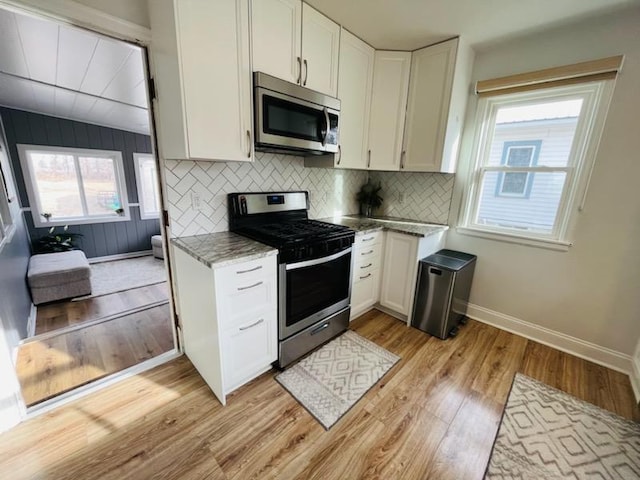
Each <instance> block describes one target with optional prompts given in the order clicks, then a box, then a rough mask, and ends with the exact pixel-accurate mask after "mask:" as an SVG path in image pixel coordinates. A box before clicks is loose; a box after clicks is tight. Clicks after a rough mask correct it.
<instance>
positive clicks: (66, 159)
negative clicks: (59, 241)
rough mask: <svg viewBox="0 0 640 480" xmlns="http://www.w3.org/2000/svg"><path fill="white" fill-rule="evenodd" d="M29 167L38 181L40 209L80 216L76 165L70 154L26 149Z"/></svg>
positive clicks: (48, 212) (80, 207)
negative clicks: (28, 151) (27, 150)
mask: <svg viewBox="0 0 640 480" xmlns="http://www.w3.org/2000/svg"><path fill="white" fill-rule="evenodd" d="M29 162H30V168H31V171H32V173H33V178H34V181H35V183H36V184H37V195H38V200H39V201H40V209H41V211H40V213H41V214H51V216H52V217H51V218H52V220H55V219H56V218H59V217H81V216H82V214H83V212H82V201H81V200H80V190H79V189H78V177H77V175H76V167H75V163H74V161H73V157H72V156H71V155H56V154H51V153H37V152H30V153H29Z"/></svg>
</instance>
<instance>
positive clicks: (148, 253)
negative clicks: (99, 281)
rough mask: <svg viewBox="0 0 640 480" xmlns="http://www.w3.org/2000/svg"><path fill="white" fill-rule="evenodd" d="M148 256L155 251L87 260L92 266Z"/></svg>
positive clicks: (142, 251) (141, 251)
mask: <svg viewBox="0 0 640 480" xmlns="http://www.w3.org/2000/svg"><path fill="white" fill-rule="evenodd" d="M147 255H153V250H140V251H138V252H129V253H117V254H115V255H105V256H104V257H91V258H88V259H87V260H88V261H89V263H90V264H93V263H102V262H112V261H113V260H126V259H127V258H136V257H146V256H147Z"/></svg>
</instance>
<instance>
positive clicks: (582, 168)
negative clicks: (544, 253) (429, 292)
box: [460, 80, 612, 245]
mask: <svg viewBox="0 0 640 480" xmlns="http://www.w3.org/2000/svg"><path fill="white" fill-rule="evenodd" d="M611 83H612V82H611V81H609V80H606V81H597V82H590V83H584V84H580V85H572V86H561V87H554V88H545V89H539V90H534V91H527V92H518V93H510V94H505V95H498V96H493V97H484V98H481V99H480V100H479V102H478V118H477V125H478V127H477V128H478V130H477V134H476V145H475V153H474V159H475V162H474V164H473V165H472V171H471V172H470V173H471V182H470V187H469V190H468V192H467V199H466V202H465V208H464V209H463V211H462V218H461V222H460V225H461V231H462V232H463V233H471V234H479V233H485V234H488V235H489V236H493V237H494V238H501V237H502V238H505V236H510V237H520V238H524V239H527V240H532V241H533V242H534V243H535V241H539V242H541V243H542V244H544V243H559V244H564V245H568V244H569V243H570V242H569V239H568V231H569V226H570V221H571V218H572V215H571V214H572V213H573V212H575V211H577V210H578V208H579V206H580V201H581V200H582V197H581V194H582V195H583V194H584V192H585V191H586V190H585V189H586V182H587V180H588V176H589V172H590V168H591V164H592V159H593V157H594V153H595V146H596V145H597V140H598V138H599V136H600V132H601V129H602V124H603V122H604V112H605V111H606V107H607V106H608V98H609V97H610V94H611ZM605 97H606V98H605Z"/></svg>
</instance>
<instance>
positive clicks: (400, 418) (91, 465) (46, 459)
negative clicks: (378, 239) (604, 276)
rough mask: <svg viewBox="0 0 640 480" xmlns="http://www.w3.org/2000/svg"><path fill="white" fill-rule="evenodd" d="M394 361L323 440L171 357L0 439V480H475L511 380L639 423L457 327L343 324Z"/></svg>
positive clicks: (284, 402) (251, 390)
mask: <svg viewBox="0 0 640 480" xmlns="http://www.w3.org/2000/svg"><path fill="white" fill-rule="evenodd" d="M352 328H353V329H355V330H356V331H357V332H358V333H359V334H361V335H363V336H364V337H366V338H369V339H370V340H373V341H374V342H376V343H378V344H379V345H381V346H383V347H385V348H387V349H388V350H390V351H392V352H394V353H396V354H398V355H400V356H401V357H402V360H401V361H400V362H399V363H398V364H397V365H396V366H394V368H393V369H392V370H391V371H390V372H389V373H388V374H387V375H386V376H385V377H384V378H383V379H382V380H381V382H379V383H378V384H377V385H376V386H375V387H374V388H373V389H372V390H370V391H369V392H368V393H367V394H366V395H365V396H364V397H363V398H362V399H361V400H360V401H359V402H358V403H357V404H356V405H355V406H354V407H353V408H352V409H351V410H350V411H349V412H348V413H347V414H346V415H345V416H344V417H343V418H342V419H341V420H340V421H338V423H336V425H335V426H334V427H333V428H332V429H331V430H329V431H325V430H324V429H323V428H322V427H321V426H320V424H319V423H318V422H317V421H316V420H314V419H313V418H312V417H311V415H309V413H307V411H306V410H305V409H304V408H302V407H301V406H300V405H299V404H298V403H297V402H296V401H295V400H294V399H293V398H292V397H291V396H290V395H289V394H288V393H287V392H286V391H285V390H284V389H283V388H282V387H280V385H279V384H278V383H277V382H276V381H275V380H274V379H273V376H274V372H268V373H266V374H264V375H262V376H261V377H259V378H258V379H256V380H254V381H253V382H251V383H250V384H248V385H246V386H244V387H242V388H241V389H240V390H238V391H237V392H235V393H234V394H232V395H231V396H230V397H229V398H228V404H227V406H226V407H222V406H221V405H220V404H219V403H218V402H217V401H216V400H215V398H214V397H213V395H212V394H211V392H210V391H209V390H208V388H207V387H206V385H205V384H204V383H203V381H202V380H201V379H200V377H199V376H198V375H197V373H196V372H195V370H194V369H193V367H192V366H191V364H190V363H189V361H188V360H187V359H186V358H185V357H182V358H180V359H178V360H176V361H173V362H170V363H168V364H166V365H163V366H161V367H159V368H156V369H154V370H152V371H150V372H147V373H145V374H143V375H139V376H136V377H133V378H130V379H127V380H125V381H122V382H120V383H119V384H117V385H115V386H112V387H109V388H108V389H105V390H103V391H101V392H97V393H95V394H92V395H91V396H89V397H86V398H84V399H82V400H79V401H77V402H74V403H73V404H70V405H68V406H65V407H61V408H59V409H57V410H55V411H53V412H51V413H48V414H46V415H44V416H42V417H39V418H35V419H33V420H30V421H28V422H25V423H23V424H22V425H20V426H18V427H16V428H15V429H13V430H12V431H10V432H8V433H6V434H4V435H3V436H1V437H0V452H2V453H1V455H0V458H1V460H0V472H11V478H12V479H18V478H20V479H22V478H39V479H49V478H50V479H54V478H55V479H95V478H100V479H142V478H144V479H147V478H162V479H204V478H207V479H239V480H240V479H241V480H245V479H252V478H255V479H269V478H278V479H293V478H298V479H311V478H314V479H323V480H325V479H341V480H343V479H349V480H350V479H357V478H379V479H394V480H395V479H438V480H440V479H456V480H460V479H480V478H482V476H483V473H484V469H485V466H486V463H487V461H488V458H489V453H490V450H491V446H492V442H493V440H494V436H495V434H496V431H497V428H498V424H499V421H500V416H501V412H502V409H503V405H504V403H505V401H506V398H507V394H508V390H509V387H510V384H511V381H512V378H513V375H514V374H515V372H518V371H519V372H523V373H525V374H527V375H530V376H532V377H534V378H537V379H539V380H541V381H543V382H545V383H547V384H549V385H552V386H554V387H557V388H560V389H562V390H565V391H567V392H569V393H571V394H573V395H576V396H578V397H580V398H583V399H585V400H588V401H590V402H593V403H595V404H596V405H599V406H601V407H604V408H606V409H608V410H611V411H613V412H616V413H618V414H620V415H622V416H624V417H627V418H635V419H640V416H639V412H638V409H637V407H636V406H635V405H634V402H633V395H632V392H631V387H630V384H629V380H628V378H627V377H626V376H625V375H622V374H620V373H617V372H614V371H611V370H608V369H606V368H603V367H600V366H597V365H594V364H591V363H589V362H586V361H584V360H580V359H578V358H575V357H572V356H570V355H567V354H564V353H562V352H559V351H557V350H554V349H551V348H549V347H545V346H543V345H540V344H537V343H534V342H531V341H528V340H526V339H524V338H521V337H517V336H514V335H512V334H510V333H506V332H502V331H499V330H497V329H495V328H492V327H489V326H487V325H483V324H480V323H477V322H473V321H471V322H469V324H468V325H467V326H466V327H464V328H462V329H461V331H460V334H459V335H458V336H457V337H456V338H454V339H450V340H447V341H441V340H438V339H436V338H433V337H429V336H428V335H426V334H423V333H421V332H419V331H417V330H415V329H410V328H407V327H406V326H405V325H403V324H402V323H400V322H399V321H397V320H395V319H393V318H391V317H389V316H387V315H385V314H382V313H379V312H376V311H374V312H372V313H369V314H366V315H364V316H363V317H360V318H359V319H357V320H355V321H354V322H353V323H352Z"/></svg>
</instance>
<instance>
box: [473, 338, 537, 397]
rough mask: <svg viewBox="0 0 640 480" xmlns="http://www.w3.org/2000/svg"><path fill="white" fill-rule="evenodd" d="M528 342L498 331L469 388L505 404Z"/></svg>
mask: <svg viewBox="0 0 640 480" xmlns="http://www.w3.org/2000/svg"><path fill="white" fill-rule="evenodd" d="M527 343H528V340H527V339H526V338H523V337H518V336H515V335H513V334H511V333H509V332H505V331H500V332H498V335H497V337H496V339H495V341H494V342H493V345H491V349H490V350H489V351H488V352H487V355H486V357H485V359H484V361H483V362H482V364H480V366H479V368H478V369H477V375H476V378H475V379H474V381H473V383H472V384H471V388H472V389H473V390H475V391H477V392H482V393H483V394H484V396H485V397H489V398H491V399H493V400H494V401H496V402H498V403H502V404H504V403H506V401H507V396H508V395H509V390H510V389H511V383H512V382H513V377H514V375H515V373H516V372H517V371H518V370H520V368H521V366H522V362H523V359H524V353H525V350H526V348H527Z"/></svg>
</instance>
